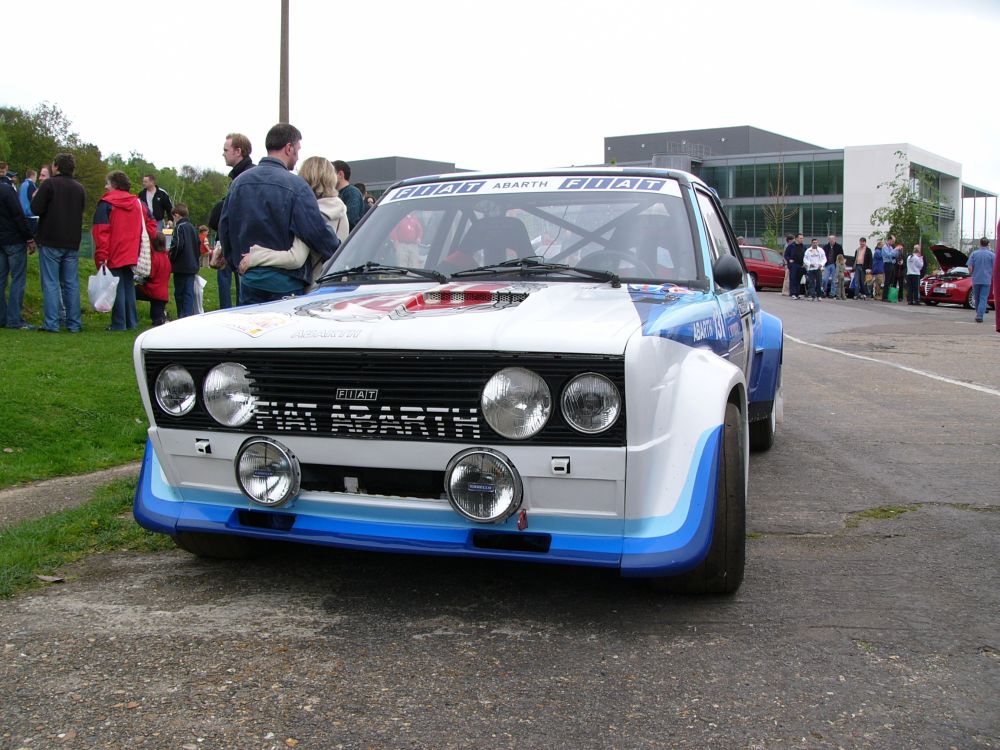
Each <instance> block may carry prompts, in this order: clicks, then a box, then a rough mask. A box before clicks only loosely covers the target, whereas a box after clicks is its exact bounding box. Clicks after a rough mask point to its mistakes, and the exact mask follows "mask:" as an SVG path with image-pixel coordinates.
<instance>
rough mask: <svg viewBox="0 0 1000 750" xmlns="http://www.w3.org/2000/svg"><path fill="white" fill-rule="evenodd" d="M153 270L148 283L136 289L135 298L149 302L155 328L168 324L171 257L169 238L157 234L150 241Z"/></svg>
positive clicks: (160, 233)
mask: <svg viewBox="0 0 1000 750" xmlns="http://www.w3.org/2000/svg"><path fill="white" fill-rule="evenodd" d="M149 249H150V251H151V252H150V254H149V256H150V260H151V261H152V262H151V264H150V265H151V269H150V272H149V279H147V280H146V283H144V284H142V285H140V286H137V287H136V288H135V298H136V299H137V300H146V301H148V302H149V317H150V319H152V321H153V325H154V326H162V325H163V324H164V323H166V322H167V301H168V300H169V299H170V294H169V292H168V290H167V287H168V285H169V283H170V255H169V254H168V253H167V238H166V237H164V236H163V232H157V233H156V236H155V237H153V238H152V239H151V240H150V241H149Z"/></svg>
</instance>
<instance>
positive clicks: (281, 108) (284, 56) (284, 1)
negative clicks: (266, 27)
mask: <svg viewBox="0 0 1000 750" xmlns="http://www.w3.org/2000/svg"><path fill="white" fill-rule="evenodd" d="M280 55H281V62H280V69H279V73H278V77H279V80H278V122H288V0H281V53H280Z"/></svg>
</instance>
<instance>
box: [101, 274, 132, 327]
mask: <svg viewBox="0 0 1000 750" xmlns="http://www.w3.org/2000/svg"><path fill="white" fill-rule="evenodd" d="M108 270H109V271H111V275H112V276H117V277H118V288H117V289H116V290H115V304H114V306H113V307H112V308H111V326H110V328H111V330H112V331H131V330H132V329H134V328H135V327H136V326H137V325H139V320H138V318H139V315H138V313H136V311H135V274H134V273H133V271H132V266H122V267H121V268H109V269H108Z"/></svg>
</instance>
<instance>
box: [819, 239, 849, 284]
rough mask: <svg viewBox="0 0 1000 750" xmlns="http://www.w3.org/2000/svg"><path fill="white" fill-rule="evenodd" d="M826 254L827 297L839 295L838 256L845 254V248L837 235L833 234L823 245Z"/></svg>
mask: <svg viewBox="0 0 1000 750" xmlns="http://www.w3.org/2000/svg"><path fill="white" fill-rule="evenodd" d="M823 252H824V253H826V264H825V265H824V266H823V292H824V293H825V294H826V296H827V297H834V296H836V294H837V256H838V255H843V254H844V248H843V247H842V246H841V244H840V243H839V242H837V235H835V234H831V235H829V236H828V237H827V238H826V244H825V245H823Z"/></svg>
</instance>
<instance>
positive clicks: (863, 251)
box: [851, 237, 872, 299]
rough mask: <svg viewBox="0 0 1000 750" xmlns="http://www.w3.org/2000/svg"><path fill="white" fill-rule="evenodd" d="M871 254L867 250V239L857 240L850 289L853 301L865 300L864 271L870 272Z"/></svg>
mask: <svg viewBox="0 0 1000 750" xmlns="http://www.w3.org/2000/svg"><path fill="white" fill-rule="evenodd" d="M871 267H872V254H871V250H869V248H868V239H867V238H866V237H861V238H860V239H859V240H858V249H857V250H855V251H854V281H853V282H852V283H851V287H852V288H853V289H854V299H865V297H866V295H865V291H866V289H867V285H866V284H865V271H869V270H871Z"/></svg>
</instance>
